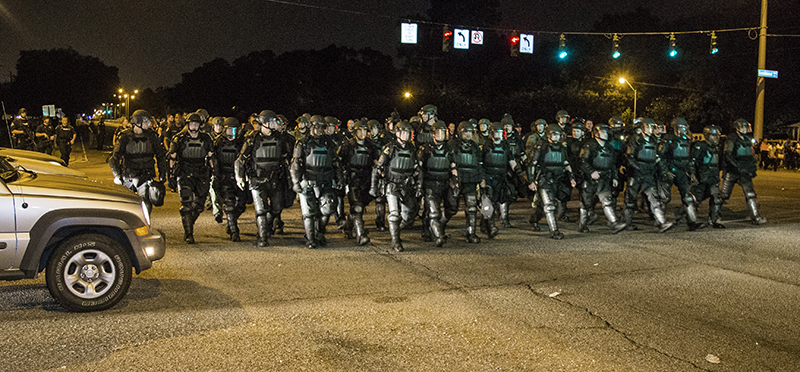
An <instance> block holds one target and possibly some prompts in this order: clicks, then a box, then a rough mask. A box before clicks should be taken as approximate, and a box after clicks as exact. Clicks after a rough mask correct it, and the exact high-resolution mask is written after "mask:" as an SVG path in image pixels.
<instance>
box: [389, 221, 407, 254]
mask: <svg viewBox="0 0 800 372" xmlns="http://www.w3.org/2000/svg"><path fill="white" fill-rule="evenodd" d="M389 235H390V236H391V237H392V249H393V250H394V251H395V252H402V251H403V250H404V249H403V242H402V241H401V240H400V221H389Z"/></svg>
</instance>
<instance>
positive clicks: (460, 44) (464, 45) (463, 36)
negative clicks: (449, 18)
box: [453, 28, 470, 49]
mask: <svg viewBox="0 0 800 372" xmlns="http://www.w3.org/2000/svg"><path fill="white" fill-rule="evenodd" d="M454 37H455V39H453V48H456V49H469V40H470V39H469V30H467V29H463V28H457V29H455V36H454Z"/></svg>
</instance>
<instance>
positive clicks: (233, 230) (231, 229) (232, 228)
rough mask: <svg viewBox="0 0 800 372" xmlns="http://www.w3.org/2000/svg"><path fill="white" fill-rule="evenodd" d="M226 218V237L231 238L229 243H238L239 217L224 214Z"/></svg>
mask: <svg viewBox="0 0 800 372" xmlns="http://www.w3.org/2000/svg"><path fill="white" fill-rule="evenodd" d="M225 215H226V216H227V217H228V229H227V232H228V235H229V236H230V237H231V241H234V242H238V241H240V240H241V238H239V223H238V220H239V216H234V215H233V214H232V213H230V212H228V213H226V214H225Z"/></svg>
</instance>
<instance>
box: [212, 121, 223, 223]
mask: <svg viewBox="0 0 800 372" xmlns="http://www.w3.org/2000/svg"><path fill="white" fill-rule="evenodd" d="M210 121H211V133H209V134H210V135H211V138H212V139H213V140H214V142H215V143H216V141H217V139H219V138H220V137H223V136H224V133H223V128H224V126H225V118H223V117H222V116H214V117H213V118H211V120H210ZM215 176H216V173H215V174H212V175H211V184H212V185H213V184H214V177H215ZM208 195H209V196H210V197H211V213H212V214H213V215H214V220H215V221H217V223H222V210H223V208H224V207H223V206H222V199H221V198H219V197H218V195H217V190H216V188H215V187H211V188H210V189H209V190H208Z"/></svg>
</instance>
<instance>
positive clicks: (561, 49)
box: [558, 34, 569, 59]
mask: <svg viewBox="0 0 800 372" xmlns="http://www.w3.org/2000/svg"><path fill="white" fill-rule="evenodd" d="M568 54H569V53H567V38H566V37H564V34H561V39H560V40H559V41H558V58H559V59H565V58H567V55H568Z"/></svg>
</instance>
